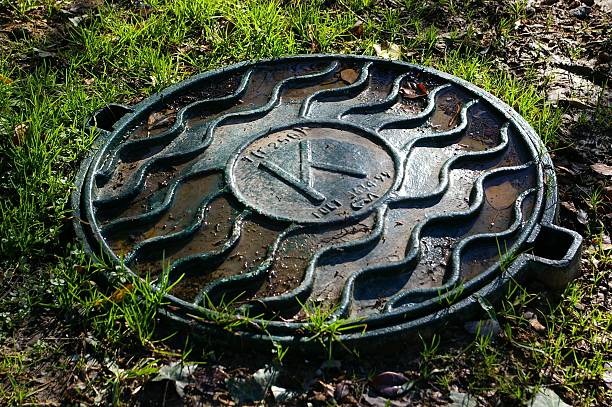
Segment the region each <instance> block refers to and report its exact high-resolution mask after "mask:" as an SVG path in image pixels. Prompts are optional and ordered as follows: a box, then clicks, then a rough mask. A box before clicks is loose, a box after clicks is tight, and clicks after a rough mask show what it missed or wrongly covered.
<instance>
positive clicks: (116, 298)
mask: <svg viewBox="0 0 612 407" xmlns="http://www.w3.org/2000/svg"><path fill="white" fill-rule="evenodd" d="M133 290H134V285H133V284H131V283H130V284H126V285H125V286H123V287H121V288H117V289H116V290H115V292H114V293H112V294H111V296H110V297H109V298H108V299H109V300H110V301H112V302H121V301H123V299H124V298H125V295H126V294H128V293H130V292H132V291H133Z"/></svg>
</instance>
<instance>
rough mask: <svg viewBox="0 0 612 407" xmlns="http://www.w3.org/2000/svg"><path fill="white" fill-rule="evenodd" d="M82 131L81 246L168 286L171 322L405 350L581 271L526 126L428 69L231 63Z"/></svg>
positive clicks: (323, 59)
mask: <svg viewBox="0 0 612 407" xmlns="http://www.w3.org/2000/svg"><path fill="white" fill-rule="evenodd" d="M92 124H93V125H95V126H97V128H98V129H99V130H100V132H101V133H102V136H101V137H100V139H99V143H98V147H97V148H96V149H95V152H94V153H93V154H92V156H91V157H90V158H89V159H88V160H86V161H85V162H84V165H83V168H82V172H81V174H80V177H79V181H78V190H77V192H76V194H75V210H76V212H77V219H79V220H80V222H78V226H77V229H78V231H79V233H80V236H81V237H82V239H83V241H84V242H85V243H86V245H87V247H88V248H89V250H90V252H91V253H93V254H94V255H99V254H100V253H102V255H103V256H105V257H107V258H110V259H112V260H114V261H115V262H117V263H120V262H124V264H125V266H126V267H127V269H128V272H133V273H135V274H136V275H138V276H141V277H145V276H149V278H150V279H151V280H152V281H153V284H156V281H162V280H164V278H163V277H164V276H167V279H168V280H169V281H170V283H174V282H177V281H178V282H177V283H176V284H175V285H174V287H173V288H172V290H171V292H170V294H169V295H168V298H167V299H168V301H169V305H168V307H167V308H166V309H165V311H164V312H165V314H166V315H167V316H168V317H169V318H170V319H171V320H173V321H177V322H179V323H185V324H186V325H188V326H190V327H192V328H194V329H195V328H197V329H200V330H203V331H204V332H208V333H212V334H213V335H222V333H226V334H227V331H228V330H227V329H223V327H222V326H219V325H218V324H219V323H220V324H221V325H223V321H226V322H227V321H231V320H232V317H231V315H223V314H224V313H226V314H240V315H246V314H248V315H249V317H250V318H252V319H253V320H252V321H251V322H250V323H246V324H242V325H240V324H238V326H236V327H235V329H234V332H233V333H230V334H227V336H230V337H234V338H235V337H238V338H240V340H242V341H247V342H248V341H251V342H258V341H259V342H267V341H269V340H271V339H275V340H277V341H280V342H288V341H298V342H301V343H302V344H303V345H306V344H307V343H308V338H309V337H310V336H312V333H313V324H312V323H313V320H312V315H311V314H312V313H317V312H318V313H321V314H323V315H325V316H327V317H328V319H330V320H333V319H334V318H336V319H342V320H345V319H349V320H354V321H357V322H355V323H354V324H355V326H353V327H352V325H351V324H350V323H349V324H347V325H345V326H344V327H343V328H344V329H343V330H342V331H341V333H340V335H339V336H338V338H337V339H341V340H343V341H344V342H345V343H346V344H348V345H354V344H358V342H368V341H370V340H371V339H372V338H383V337H384V338H387V339H398V340H404V339H409V338H412V337H415V336H416V335H417V332H419V331H421V330H423V329H424V328H426V327H429V326H431V325H435V324H439V323H441V322H444V321H447V320H449V319H461V318H466V317H468V316H469V315H470V314H471V313H473V312H474V311H475V310H476V309H477V308H478V307H479V303H481V304H482V303H483V301H482V298H484V299H487V300H489V301H494V300H495V299H496V298H498V297H499V296H501V295H502V294H503V293H504V290H505V289H506V287H507V286H508V284H509V282H510V281H511V280H513V279H516V280H522V279H523V278H525V277H530V276H534V275H538V276H539V277H544V278H546V279H548V280H549V282H555V281H557V282H562V281H567V278H568V277H571V275H572V274H573V273H575V271H576V262H577V260H578V253H579V248H580V243H581V238H580V236H579V235H578V234H576V233H575V232H572V231H569V230H566V229H562V228H559V227H557V226H555V225H553V221H554V218H555V215H556V214H555V212H556V207H557V192H556V185H555V175H554V171H553V169H552V165H551V160H550V158H549V156H548V154H547V153H546V151H545V150H544V148H543V147H542V145H541V143H540V141H539V138H538V137H537V135H536V134H535V133H534V131H533V129H532V128H531V127H529V125H528V124H527V123H526V122H525V120H524V119H522V118H521V117H520V116H519V115H518V114H517V113H516V112H514V111H513V110H512V109H511V108H510V107H508V106H507V105H505V104H503V103H502V102H500V101H499V100H498V99H496V98H495V97H493V96H491V95H490V94H488V93H486V92H484V91H482V90H481V89H479V88H477V87H475V86H473V85H471V84H469V83H466V82H464V81H462V80H460V79H457V78H455V77H452V76H450V75H447V74H444V73H441V72H438V71H434V70H431V69H426V68H423V67H420V66H414V65H409V64H404V63H399V62H391V61H384V60H379V59H373V58H367V57H355V56H299V57H292V58H284V59H278V60H273V61H263V62H257V63H243V64H238V65H234V66H231V67H229V68H226V69H223V70H218V71H214V72H210V73H205V74H203V75H199V76H197V77H195V78H193V79H190V80H188V81H185V82H182V83H180V84H178V85H176V86H173V87H171V88H169V89H167V90H165V91H163V92H161V93H159V94H156V95H154V96H152V97H150V98H148V99H146V100H144V101H143V102H141V103H140V104H138V105H136V106H133V107H123V106H119V105H111V106H108V107H106V108H105V109H102V110H101V111H99V112H98V113H97V114H96V115H95V116H94V118H93V123H92ZM203 321H217V324H216V323H208V322H203ZM220 321H221V322H220ZM364 326H366V328H365V331H364V329H363V327H364ZM226 328H227V327H226Z"/></svg>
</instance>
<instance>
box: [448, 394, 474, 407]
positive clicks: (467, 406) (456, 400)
mask: <svg viewBox="0 0 612 407" xmlns="http://www.w3.org/2000/svg"><path fill="white" fill-rule="evenodd" d="M450 399H451V400H452V401H453V404H451V405H450V407H476V406H478V402H477V401H476V397H474V396H471V395H469V394H467V393H461V392H458V391H452V390H451V392H450Z"/></svg>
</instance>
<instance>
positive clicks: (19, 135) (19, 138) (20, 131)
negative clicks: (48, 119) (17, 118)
mask: <svg viewBox="0 0 612 407" xmlns="http://www.w3.org/2000/svg"><path fill="white" fill-rule="evenodd" d="M27 131H28V124H27V123H21V124H19V125H17V126H15V130H13V144H15V145H16V146H18V145H20V144H21V143H23V141H24V139H25V135H26V133H27Z"/></svg>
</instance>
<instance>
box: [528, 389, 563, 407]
mask: <svg viewBox="0 0 612 407" xmlns="http://www.w3.org/2000/svg"><path fill="white" fill-rule="evenodd" d="M527 406H529V407H571V406H570V405H569V404H567V403H566V402H564V401H563V400H561V397H559V396H558V395H557V393H555V392H554V391H552V390H551V389H540V391H538V392H537V393H536V395H535V396H534V398H533V399H531V400H530V402H529V403H528V404H527Z"/></svg>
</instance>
